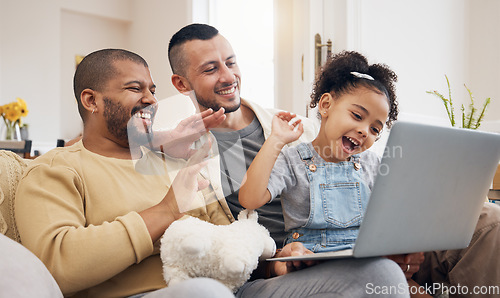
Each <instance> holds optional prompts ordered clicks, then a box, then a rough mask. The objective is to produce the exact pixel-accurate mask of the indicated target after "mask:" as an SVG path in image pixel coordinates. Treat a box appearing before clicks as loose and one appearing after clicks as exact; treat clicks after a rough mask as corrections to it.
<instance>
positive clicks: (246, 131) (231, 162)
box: [212, 117, 286, 247]
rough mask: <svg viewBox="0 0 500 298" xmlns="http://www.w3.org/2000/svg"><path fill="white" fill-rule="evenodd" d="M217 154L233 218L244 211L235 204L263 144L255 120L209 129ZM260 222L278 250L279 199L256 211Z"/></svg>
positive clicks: (280, 240)
mask: <svg viewBox="0 0 500 298" xmlns="http://www.w3.org/2000/svg"><path fill="white" fill-rule="evenodd" d="M212 133H213V134H214V136H215V138H216V140H217V145H218V148H219V155H220V168H221V182H222V189H223V191H224V196H225V197H226V201H227V203H228V205H229V208H230V209H231V212H232V214H233V216H234V217H235V218H237V216H238V213H239V212H240V211H241V210H242V209H243V207H241V205H240V202H239V201H238V194H239V189H240V186H241V182H242V180H243V177H244V175H245V173H246V171H247V169H248V167H249V166H250V164H251V163H252V161H253V159H254V158H255V156H256V155H257V152H259V150H260V148H261V147H262V144H264V141H265V137H264V130H263V129H262V126H261V125H260V122H259V120H258V119H257V117H255V118H254V120H253V121H252V123H250V125H248V126H247V127H245V128H243V129H241V130H237V131H233V130H219V129H218V130H212ZM257 212H258V214H259V223H260V224H262V225H263V226H264V227H266V228H267V229H268V230H269V232H270V233H271V237H273V238H274V240H275V241H276V246H277V247H282V246H283V241H284V239H285V235H286V233H285V225H284V222H283V214H282V210H281V202H280V199H279V197H278V198H276V199H275V200H273V202H272V203H270V204H266V205H264V206H262V207H261V208H259V209H257Z"/></svg>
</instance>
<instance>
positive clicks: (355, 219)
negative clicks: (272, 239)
mask: <svg viewBox="0 0 500 298" xmlns="http://www.w3.org/2000/svg"><path fill="white" fill-rule="evenodd" d="M297 151H298V153H299V155H300V157H301V158H302V160H303V162H304V167H305V170H306V173H307V178H308V179H309V183H310V198H309V200H310V211H309V218H308V220H307V223H306V224H305V225H304V226H303V227H302V228H298V229H294V230H292V231H290V233H289V235H288V237H287V239H286V242H287V243H290V242H295V241H298V242H302V243H303V244H304V246H305V247H306V248H307V249H309V250H311V251H314V252H320V251H333V250H340V249H346V248H352V247H353V245H354V242H355V241H356V238H357V236H358V231H359V226H360V224H361V221H362V220H363V215H364V213H365V210H366V205H367V203H368V199H369V196H370V189H369V188H368V185H367V184H366V183H365V182H364V181H363V179H362V175H361V172H362V171H363V169H362V167H361V165H360V163H359V155H353V156H352V157H351V158H350V160H349V161H345V162H339V163H332V162H325V161H323V160H315V159H314V157H313V153H312V152H311V150H310V149H309V147H308V146H307V144H300V145H298V146H297Z"/></svg>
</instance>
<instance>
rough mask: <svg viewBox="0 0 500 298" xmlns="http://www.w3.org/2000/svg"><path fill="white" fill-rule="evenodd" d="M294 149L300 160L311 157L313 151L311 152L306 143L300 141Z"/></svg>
mask: <svg viewBox="0 0 500 298" xmlns="http://www.w3.org/2000/svg"><path fill="white" fill-rule="evenodd" d="M296 149H297V152H298V153H299V156H300V158H302V160H304V161H306V160H309V159H311V158H313V153H312V152H311V149H309V146H308V145H307V144H306V143H300V144H299V145H297V147H296Z"/></svg>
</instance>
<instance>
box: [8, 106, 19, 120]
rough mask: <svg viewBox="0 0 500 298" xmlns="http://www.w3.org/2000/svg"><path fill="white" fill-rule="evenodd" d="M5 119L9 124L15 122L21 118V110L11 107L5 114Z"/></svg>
mask: <svg viewBox="0 0 500 298" xmlns="http://www.w3.org/2000/svg"><path fill="white" fill-rule="evenodd" d="M5 118H7V120H9V121H11V122H16V121H17V120H19V118H21V109H19V107H18V106H12V107H11V108H10V109H9V110H8V111H7V113H5Z"/></svg>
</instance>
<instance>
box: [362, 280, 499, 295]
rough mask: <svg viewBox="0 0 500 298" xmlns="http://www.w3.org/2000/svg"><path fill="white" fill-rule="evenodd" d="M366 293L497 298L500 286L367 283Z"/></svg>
mask: <svg viewBox="0 0 500 298" xmlns="http://www.w3.org/2000/svg"><path fill="white" fill-rule="evenodd" d="M365 293H366V294H367V295H378V296H380V295H384V296H391V295H402V294H410V295H425V294H430V295H433V296H436V295H441V294H445V295H459V296H475V297H476V296H477V297H480V296H484V297H497V296H498V295H500V286H474V287H471V286H465V285H461V284H457V285H452V286H450V285H445V284H442V283H432V284H424V285H422V286H408V285H406V284H402V283H400V284H397V285H390V286H389V285H376V284H373V283H367V284H366V286H365Z"/></svg>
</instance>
